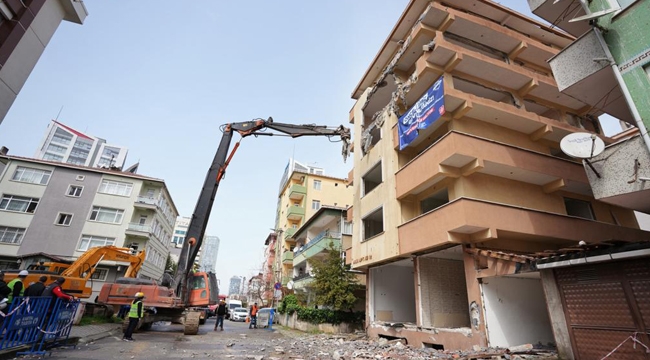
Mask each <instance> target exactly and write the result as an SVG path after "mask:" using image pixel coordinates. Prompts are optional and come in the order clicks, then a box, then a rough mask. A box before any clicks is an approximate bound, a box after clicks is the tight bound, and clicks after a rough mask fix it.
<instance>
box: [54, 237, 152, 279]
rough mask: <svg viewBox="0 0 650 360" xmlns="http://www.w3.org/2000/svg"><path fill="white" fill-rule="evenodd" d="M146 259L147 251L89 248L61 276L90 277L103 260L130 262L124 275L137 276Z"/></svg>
mask: <svg viewBox="0 0 650 360" xmlns="http://www.w3.org/2000/svg"><path fill="white" fill-rule="evenodd" d="M144 260H145V252H144V251H140V252H139V253H138V254H132V253H131V249H129V248H121V247H116V246H110V245H109V246H100V247H94V248H90V249H88V250H87V251H86V252H85V253H83V255H81V256H80V257H79V258H78V259H77V260H76V261H75V262H74V263H72V265H70V267H68V268H67V269H66V270H65V271H64V272H63V273H61V276H63V277H80V278H85V279H89V278H90V277H91V276H92V274H93V273H94V272H95V269H96V268H97V265H98V264H99V263H100V262H101V261H118V262H126V263H129V268H128V269H127V270H126V274H125V275H124V277H133V278H134V277H136V275H137V274H138V271H140V268H141V267H142V264H143V263H144Z"/></svg>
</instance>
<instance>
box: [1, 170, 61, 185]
mask: <svg viewBox="0 0 650 360" xmlns="http://www.w3.org/2000/svg"><path fill="white" fill-rule="evenodd" d="M21 169H22V170H23V175H24V174H25V170H31V171H32V172H34V173H36V172H42V173H43V174H41V179H40V181H39V182H32V181H26V180H20V179H17V178H16V174H18V171H19V170H21ZM45 173H47V181H45V183H43V176H44V175H45ZM51 178H52V170H43V169H39V168H32V167H27V166H16V169H15V170H14V173H13V175H11V181H15V182H21V183H25V184H33V185H43V186H47V184H49V183H50V179H51Z"/></svg>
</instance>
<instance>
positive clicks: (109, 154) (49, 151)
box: [34, 120, 128, 169]
mask: <svg viewBox="0 0 650 360" xmlns="http://www.w3.org/2000/svg"><path fill="white" fill-rule="evenodd" d="M127 152H128V150H127V148H125V147H123V146H115V145H110V144H107V143H106V140H104V139H101V138H98V137H95V136H92V135H87V134H84V133H82V132H80V131H77V130H75V129H73V128H71V127H69V126H67V125H64V124H62V123H60V122H58V121H56V120H52V121H51V122H50V124H49V125H48V127H47V131H46V132H45V136H44V137H43V140H41V144H40V146H39V148H38V150H37V151H36V155H35V156H34V157H35V158H37V159H42V160H49V161H57V162H64V163H68V164H74V165H83V166H92V167H102V168H117V169H122V168H123V166H124V162H125V161H126V154H127Z"/></svg>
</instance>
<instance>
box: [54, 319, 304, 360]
mask: <svg viewBox="0 0 650 360" xmlns="http://www.w3.org/2000/svg"><path fill="white" fill-rule="evenodd" d="M214 323H215V319H214V318H212V319H209V320H208V321H207V323H206V324H205V325H202V326H201V327H200V328H199V333H198V335H193V336H185V335H183V328H182V326H181V325H171V324H169V323H159V324H155V325H154V326H153V327H152V329H151V330H149V331H144V332H142V331H141V332H138V333H135V334H134V335H133V338H134V339H135V341H133V342H125V341H122V339H121V336H120V337H118V336H115V337H107V338H104V339H101V340H98V341H96V342H93V343H89V344H80V345H78V346H77V348H76V349H54V350H53V352H52V357H51V359H125V360H128V359H193V358H194V359H261V358H262V357H263V358H264V359H269V358H271V357H275V358H278V359H283V358H285V356H286V355H283V354H282V351H280V352H277V351H276V346H275V345H274V344H273V340H278V339H282V338H284V336H285V335H283V334H281V333H280V332H279V331H276V330H272V331H269V330H268V329H249V328H248V324H247V323H242V322H231V321H228V320H226V321H225V322H224V331H213V329H214ZM278 350H279V349H278ZM294 358H295V357H294Z"/></svg>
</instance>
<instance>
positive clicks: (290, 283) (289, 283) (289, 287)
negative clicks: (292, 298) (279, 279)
mask: <svg viewBox="0 0 650 360" xmlns="http://www.w3.org/2000/svg"><path fill="white" fill-rule="evenodd" d="M287 289H289V290H291V289H293V280H291V281H289V282H288V283H287Z"/></svg>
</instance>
